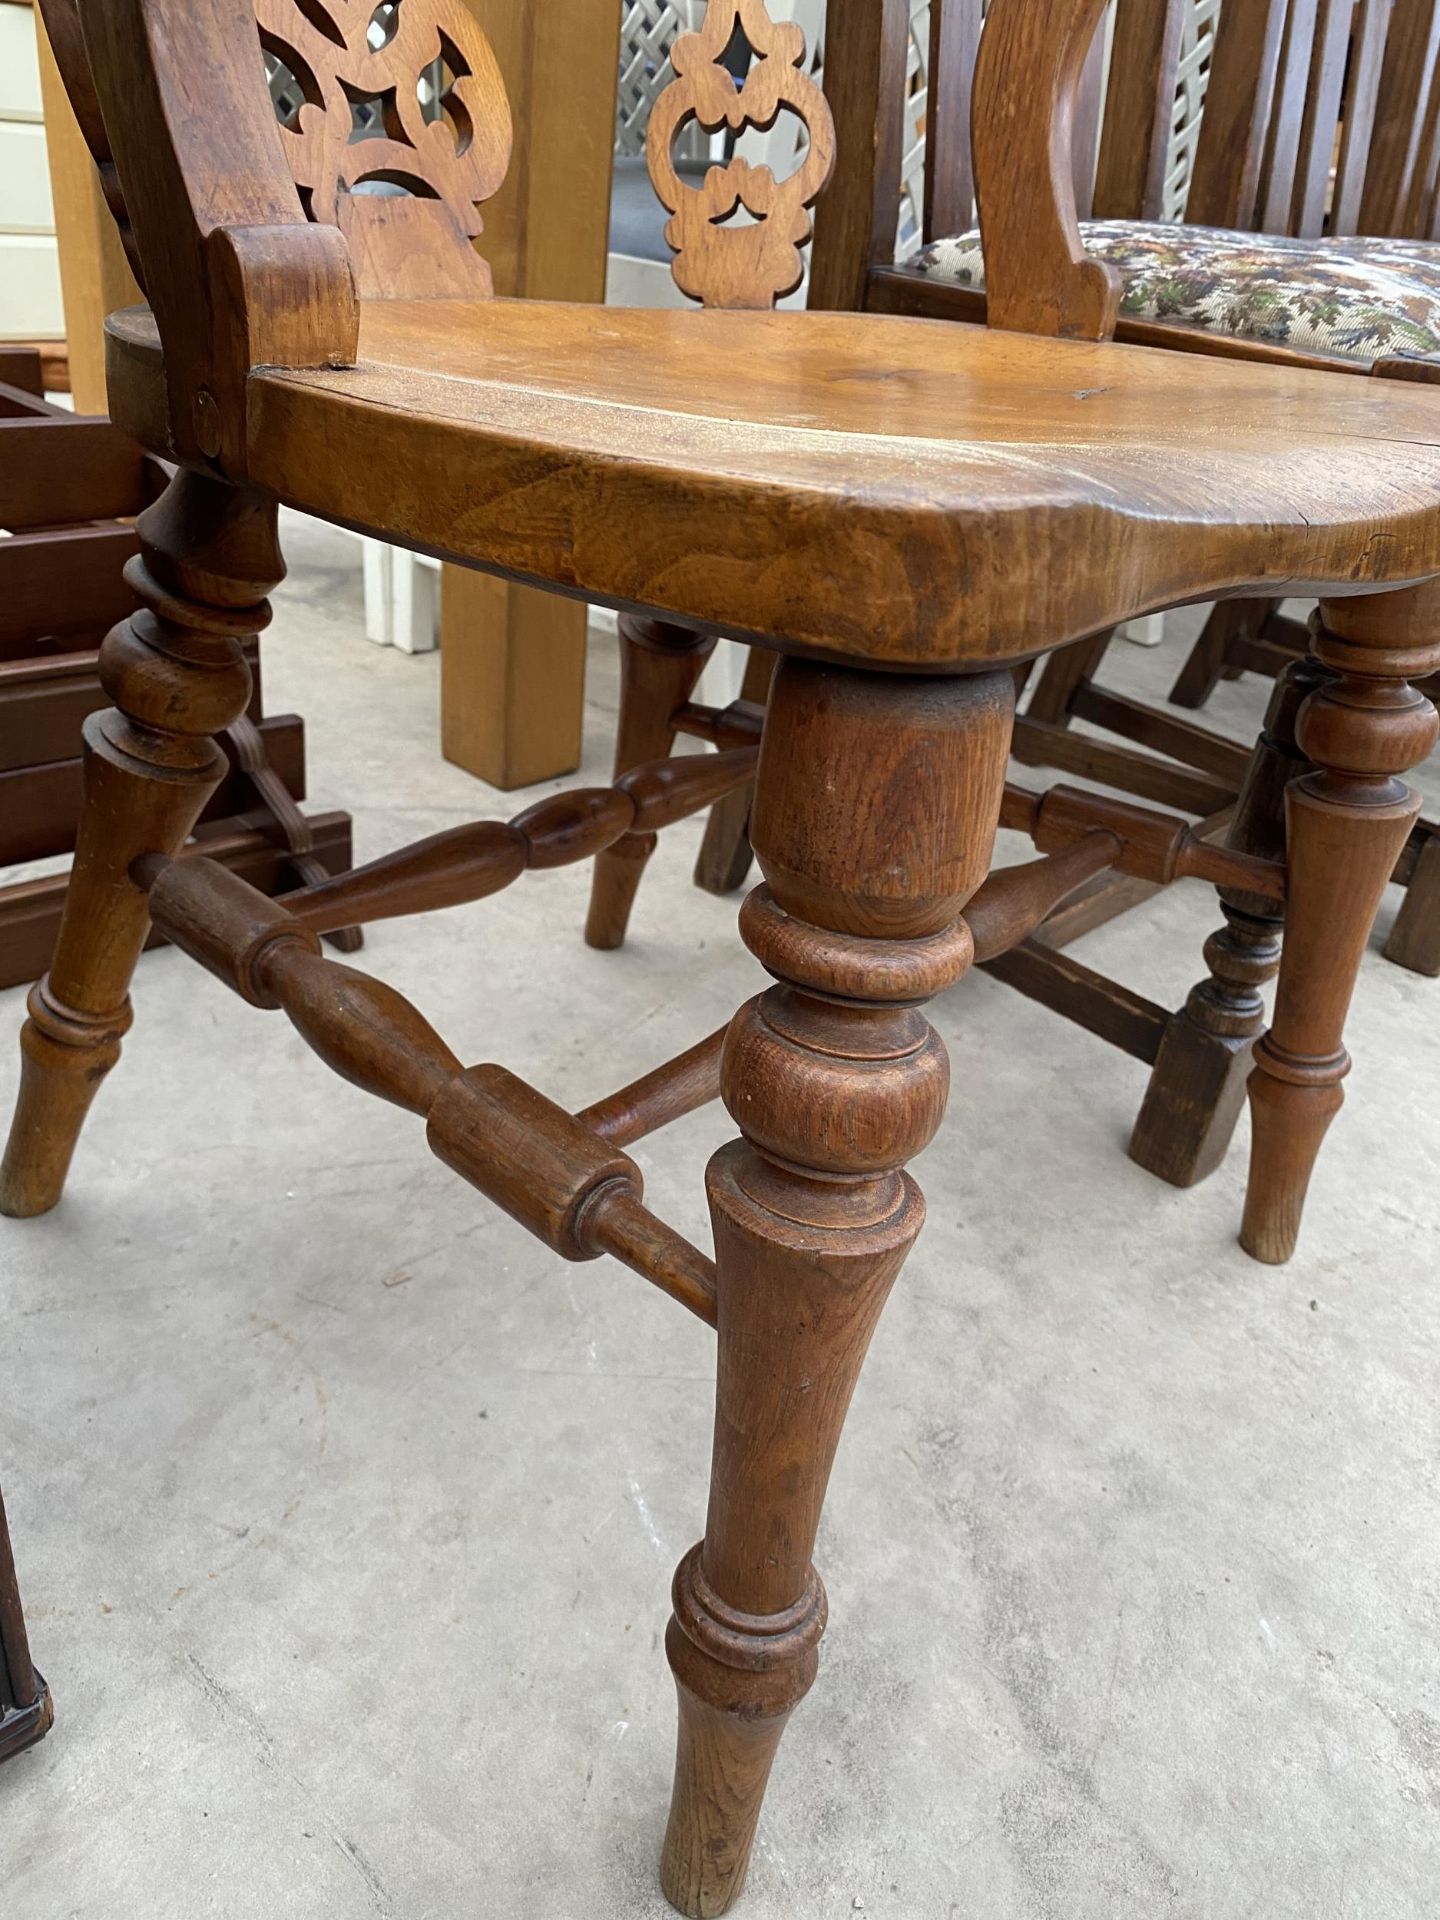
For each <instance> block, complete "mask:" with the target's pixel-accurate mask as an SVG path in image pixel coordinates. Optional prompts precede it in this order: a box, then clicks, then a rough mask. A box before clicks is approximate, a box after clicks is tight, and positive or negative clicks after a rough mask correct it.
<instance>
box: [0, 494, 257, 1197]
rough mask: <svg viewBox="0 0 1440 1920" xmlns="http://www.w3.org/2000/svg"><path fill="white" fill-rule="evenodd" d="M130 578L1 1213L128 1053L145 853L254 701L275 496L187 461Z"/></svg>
mask: <svg viewBox="0 0 1440 1920" xmlns="http://www.w3.org/2000/svg"><path fill="white" fill-rule="evenodd" d="M139 529H140V537H141V552H140V555H139V557H138V558H137V559H135V560H133V561H131V563H130V567H129V569H128V570H127V578H128V579H129V581H130V583H131V585H132V586H133V587H134V589H135V591H136V594H137V596H138V598H139V599H140V601H141V603H142V605H141V610H140V611H139V612H137V613H135V614H134V615H132V616H131V618H130V619H129V620H126V621H123V622H122V623H121V624H120V625H119V626H118V627H116V628H115V629H114V631H113V632H112V633H110V634H109V636H108V637H107V638H106V641H105V644H104V646H103V647H102V649H101V652H100V678H101V684H102V685H103V686H104V688H105V690H106V692H107V693H108V694H109V695H110V697H111V699H112V700H113V701H114V702H115V705H114V707H113V708H111V709H110V710H109V711H108V712H105V713H99V714H95V715H92V717H91V718H90V719H89V720H87V721H86V723H85V733H84V767H85V804H84V809H83V811H82V813H81V817H80V827H79V832H78V835H77V838H76V846H75V862H74V866H73V868H72V870H71V878H70V886H69V891H68V894H67V896H66V902H65V914H64V919H63V921H62V923H61V928H60V935H59V939H58V941H57V943H56V948H55V957H54V960H53V962H52V964H51V967H50V972H49V973H48V975H47V976H46V978H45V979H44V980H43V981H42V982H41V983H40V985H39V986H38V987H36V988H35V990H34V992H33V993H32V994H31V996H30V1011H29V1018H28V1020H27V1021H26V1024H25V1029H24V1032H23V1034H22V1036H21V1055H22V1067H21V1082H20V1096H19V1101H18V1104H17V1106H16V1110H15V1117H14V1121H13V1124H12V1126H11V1131H10V1140H9V1145H8V1146H7V1148H6V1152H5V1158H4V1162H3V1164H0V1213H6V1214H11V1215H13V1216H16V1217H29V1216H32V1215H35V1214H40V1213H45V1212H47V1211H48V1210H49V1209H50V1208H51V1207H53V1206H54V1205H55V1204H56V1202H57V1201H58V1200H59V1198H60V1194H61V1190H62V1188H63V1186H64V1184H65V1176H66V1173H67V1171H68V1169H69V1166H70V1160H71V1157H72V1155H73V1153H74V1149H75V1144H76V1141H77V1140H78V1138H79V1135H80V1129H81V1127H82V1126H83V1124H84V1121H85V1116H86V1114H87V1113H88V1111H89V1108H90V1103H91V1101H92V1100H93V1099H94V1097H95V1094H96V1093H97V1091H98V1090H99V1087H100V1084H101V1082H102V1081H103V1080H104V1078H105V1076H106V1074H107V1073H108V1072H109V1071H110V1069H111V1068H112V1067H113V1066H114V1064H115V1062H116V1060H117V1059H118V1058H119V1055H120V1042H121V1038H122V1036H123V1035H124V1033H125V1031H126V1029H127V1028H128V1026H129V1024H130V1003H129V998H128V989H129V985H130V978H131V975H132V974H133V972H134V970H135V963H136V961H137V960H138V959H139V956H140V952H141V949H142V948H143V946H144V944H145V939H146V935H147V933H148V931H149V926H150V916H149V910H148V906H147V902H146V896H145V894H144V893H143V892H142V890H141V889H140V888H139V887H137V886H136V885H135V884H134V882H133V880H132V879H131V877H130V870H131V867H132V865H133V863H134V861H135V860H136V859H137V858H138V857H139V856H140V855H142V854H146V853H164V854H170V855H173V854H176V853H178V852H179V850H180V848H181V847H182V846H183V845H184V843H185V841H186V839H187V838H188V837H189V834H190V832H191V829H192V828H193V827H194V825H195V822H196V820H197V819H198V818H199V816H200V813H201V811H202V810H203V808H204V806H205V803H206V801H207V800H208V799H209V797H210V795H211V794H212V793H213V792H214V790H215V788H216V787H217V786H218V785H219V783H220V781H221V779H222V778H223V777H224V774H225V771H226V760H225V756H224V754H223V753H222V752H221V750H220V748H219V747H218V746H217V745H216V743H215V741H214V738H213V736H214V735H215V734H217V733H219V732H221V731H222V730H223V729H224V728H225V727H227V726H229V725H230V724H231V722H232V721H234V720H235V719H237V718H238V717H239V715H240V714H242V713H243V712H244V710H245V706H246V703H247V701H248V699H249V693H250V673H249V669H248V667H247V666H246V664H245V659H244V655H243V652H242V650H241V647H240V644H239V641H240V638H241V637H243V636H245V635H248V634H252V633H258V632H259V631H260V630H261V628H262V627H263V626H264V625H265V624H266V622H267V621H268V619H269V607H268V604H267V602H266V598H265V596H266V595H267V594H268V593H269V591H270V590H271V588H272V587H273V586H274V585H275V584H276V583H277V582H278V581H279V580H280V579H281V578H283V576H284V567H283V565H282V563H281V560H280V555H279V549H278V547H277V545H276V538H275V509H274V506H273V504H271V503H269V502H266V501H264V500H262V499H260V498H258V497H257V496H253V495H248V494H243V493H239V492H237V491H236V490H235V489H234V488H232V487H229V486H225V485H223V484H222V483H221V482H219V481H215V480H211V479H208V478H204V477H202V476H199V475H196V474H192V473H181V474H180V475H179V476H178V477H177V478H176V479H175V480H173V481H172V482H171V484H170V486H169V487H168V489H167V490H166V492H165V493H164V495H163V496H162V497H161V499H160V500H158V501H157V502H156V504H155V505H154V506H153V507H151V508H149V509H148V510H147V511H146V512H145V513H144V514H142V515H141V517H140V522H139Z"/></svg>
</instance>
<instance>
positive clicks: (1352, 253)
mask: <svg viewBox="0 0 1440 1920" xmlns="http://www.w3.org/2000/svg"><path fill="white" fill-rule="evenodd" d="M1192 6H1193V0H1112V7H1111V17H1112V24H1113V34H1112V53H1111V59H1110V63H1109V68H1108V80H1107V75H1106V70H1105V65H1104V61H1103V60H1102V57H1101V56H1102V53H1103V51H1104V49H1103V45H1102V43H1101V41H1100V40H1099V38H1098V37H1097V39H1096V41H1095V43H1094V44H1093V45H1092V48H1091V52H1090V57H1089V59H1088V61H1087V65H1086V69H1085V72H1084V75H1083V76H1082V80H1081V83H1080V86H1079V89H1078V91H1077V97H1076V100H1075V102H1074V105H1073V110H1072V124H1073V146H1072V151H1073V157H1074V175H1075V178H1074V191H1075V198H1076V206H1077V211H1078V212H1079V213H1080V214H1081V215H1082V226H1081V231H1082V233H1083V235H1084V238H1085V243H1086V246H1087V249H1088V250H1089V251H1090V252H1091V253H1092V254H1093V255H1094V257H1096V258H1097V259H1099V260H1101V261H1103V262H1106V263H1108V264H1110V265H1113V266H1114V267H1115V268H1116V269H1117V271H1118V272H1119V274H1120V276H1121V280H1122V287H1123V292H1122V300H1121V305H1120V310H1119V313H1118V315H1117V317H1116V321H1115V327H1114V335H1115V337H1116V338H1117V339H1120V340H1124V341H1127V342H1134V343H1136V344H1140V345H1155V346H1165V347H1170V348H1180V349H1183V350H1185V351H1187V352H1202V353H1210V354H1217V355H1222V356H1225V357H1242V358H1254V359H1263V360H1268V361H1272V362H1275V363H1277V364H1284V365H1293V366H1315V367H1331V368H1333V369H1334V370H1336V371H1340V372H1348V373H1362V374H1367V373H1379V374H1382V375H1388V376H1392V377H1403V378H1407V379H1432V378H1437V377H1440V371H1437V370H1440V357H1437V356H1440V248H1437V243H1436V242H1435V241H1434V240H1433V238H1432V235H1433V234H1434V233H1435V231H1436V208H1437V197H1436V196H1437V185H1436V181H1437V157H1440V145H1437V136H1436V125H1437V122H1436V115H1435V111H1434V89H1435V84H1436V74H1437V65H1436V54H1437V50H1440V5H1437V0H1359V4H1353V3H1352V0H1346V4H1344V5H1335V6H1324V7H1320V8H1317V7H1316V6H1315V5H1314V0H1256V4H1255V5H1253V6H1250V5H1246V6H1243V7H1241V6H1227V7H1225V8H1224V9H1222V10H1221V12H1220V14H1219V16H1218V18H1217V20H1216V21H1215V22H1214V32H1213V41H1212V43H1211V53H1210V62H1209V66H1210V71H1209V77H1208V83H1207V92H1206V101H1205V109H1204V114H1203V117H1202V118H1201V120H1200V123H1199V136H1198V142H1197V144H1196V148H1195V153H1194V159H1193V168H1192V171H1191V175H1190V178H1189V181H1188V184H1187V187H1186V193H1185V202H1186V205H1185V215H1184V224H1182V225H1176V224H1174V223H1173V222H1170V221H1167V220H1166V219H1164V218H1163V215H1164V214H1165V211H1166V209H1167V206H1168V205H1169V203H1170V201H1171V200H1172V198H1173V193H1174V181H1173V178H1172V176H1171V173H1170V170H1169V169H1170V164H1171V138H1172V128H1173V122H1174V115H1175V110H1176V106H1175V102H1176V86H1177V75H1178V73H1179V71H1180V68H1181V63H1182V53H1183V50H1184V47H1185V34H1186V28H1187V23H1188V20H1189V17H1190V12H1191V8H1192ZM981 14H982V0H935V4H934V5H933V6H932V7H931V9H930V33H931V49H930V72H929V88H928V93H927V99H926V108H927V111H926V122H925V138H926V150H925V160H926V198H925V218H924V225H923V241H922V244H921V245H920V246H919V247H918V248H917V249H916V250H914V251H913V253H912V254H911V255H910V256H909V257H908V258H904V259H900V260H897V258H896V232H897V227H898V225H899V222H900V208H901V167H902V158H903V154H904V149H905V143H906V140H907V135H908V122H907V120H906V112H905V108H906V103H905V100H904V90H905V75H906V66H905V59H906V51H907V47H908V36H909V32H910V23H909V20H908V17H907V15H906V10H905V9H904V7H903V6H890V7H880V8H876V9H858V10H853V11H847V12H843V13H842V12H841V11H840V10H838V9H837V10H836V14H835V18H834V19H833V20H832V21H831V23H830V30H829V36H828V44H827V52H826V66H827V74H828V76H829V79H828V82H827V84H828V86H829V88H830V91H831V94H832V97H833V98H834V100H835V102H836V106H837V111H838V112H839V113H840V115H841V118H842V126H843V137H842V139H841V142H840V153H841V163H840V168H839V173H838V175H837V180H836V184H835V188H834V191H833V192H832V193H831V195H830V196H829V197H828V199H827V202H826V204H825V206H824V207H823V208H822V210H821V217H820V221H819V225H818V230H817V238H816V247H815V263H814V276H813V283H812V303H813V304H817V305H823V306H827V307H832V308H835V309H837V310H854V311H870V312H877V313H913V314H923V315H926V316H929V317H934V318H952V319H957V320H962V321H971V322H975V323H977V324H978V323H981V322H983V321H984V320H985V318H986V315H987V312H988V305H987V296H986V262H985V249H984V247H983V245H982V239H981V231H980V227H979V225H978V222H977V218H976V205H975V167H974V159H973V155H972V151H971V140H970V118H971V106H972V97H973V86H974V65H975V58H976V54H977V51H978V48H979V43H980V28H981ZM1192 58H1193V56H1192ZM1102 108H1103V113H1102ZM1021 267H1022V269H1023V270H1025V271H1027V272H1028V274H1029V284H1030V290H1031V293H1032V295H1034V296H1035V298H1036V299H1037V301H1038V302H1039V303H1040V305H1041V306H1042V307H1043V303H1044V300H1045V298H1046V291H1045V289H1044V288H1043V287H1041V286H1040V285H1039V284H1038V283H1037V281H1036V277H1035V273H1034V270H1033V268H1034V263H1032V262H1030V261H1029V260H1028V259H1027V260H1025V261H1022V263H1021ZM1109 642H1110V636H1109V635H1108V634H1100V635H1096V636H1092V637H1089V638H1087V639H1086V640H1085V641H1084V642H1082V643H1081V644H1079V645H1078V646H1076V647H1073V648H1070V649H1067V650H1065V651H1063V652H1061V653H1058V654H1056V655H1054V656H1052V657H1051V659H1050V660H1049V661H1048V662H1047V663H1046V666H1045V669H1044V672H1043V673H1042V674H1041V676H1040V678H1039V683H1038V685H1036V686H1035V687H1034V688H1033V690H1032V692H1031V695H1030V699H1029V703H1028V705H1027V708H1026V711H1025V714H1024V717H1023V720H1022V721H1021V723H1020V726H1019V728H1018V730H1017V735H1016V751H1017V757H1018V758H1020V759H1021V760H1022V762H1024V763H1025V764H1028V765H1032V766H1051V767H1056V768H1058V769H1060V770H1062V771H1070V772H1083V773H1085V774H1087V775H1091V776H1093V777H1096V778H1099V779H1102V780H1105V781H1107V782H1108V783H1110V784H1113V785H1115V786H1117V787H1119V788H1120V789H1121V790H1122V791H1126V792H1130V793H1132V794H1135V795H1136V796H1138V797H1141V798H1146V799H1160V800H1162V801H1163V802H1164V803H1165V804H1168V805H1175V806H1182V807H1183V806H1186V805H1187V804H1192V803H1195V802H1196V799H1197V796H1198V811H1199V813H1200V814H1202V815H1208V814H1211V813H1213V812H1214V811H1215V807H1214V799H1215V789H1214V783H1215V782H1219V783H1221V784H1222V785H1224V784H1228V785H1230V786H1231V788H1232V790H1233V789H1235V788H1238V784H1239V782H1240V780H1241V778H1243V769H1242V767H1241V756H1239V755H1238V754H1237V751H1236V749H1235V748H1234V747H1233V745H1232V744H1231V743H1230V742H1229V741H1227V740H1225V739H1223V738H1222V737H1220V736H1219V735H1216V734H1214V733H1211V732H1209V731H1207V730H1205V729H1203V728H1197V727H1196V726H1195V725H1193V724H1191V723H1189V722H1187V721H1185V720H1184V719H1182V718H1181V717H1180V716H1179V715H1177V714H1174V713H1170V712H1166V711H1164V710H1162V709H1158V708H1155V707H1151V706H1147V705H1145V704H1143V703H1140V702H1136V701H1133V700H1129V699H1125V698H1123V697H1121V696H1119V695H1117V694H1116V693H1115V692H1113V690H1111V689H1109V688H1106V687H1104V686H1102V685H1100V684H1098V682H1097V674H1098V673H1099V670H1100V668H1101V666H1102V664H1103V662H1104V659H1105V657H1106V654H1107V651H1108V647H1109ZM1308 644H1309V643H1308V635H1307V632H1306V630H1305V628H1304V627H1303V626H1302V625H1299V624H1298V623H1296V622H1295V621H1293V620H1289V619H1287V618H1285V617H1284V616H1283V615H1282V614H1281V613H1280V611H1279V602H1278V600H1276V599H1275V598H1274V597H1267V598H1259V597H1245V596H1236V597H1232V598H1230V599H1226V600H1223V601H1221V602H1220V603H1219V604H1218V605H1217V606H1216V608H1215V609H1214V611H1213V613H1212V614H1211V616H1210V618H1209V619H1208V620H1207V622H1206V624H1205V628H1204V631H1203V633H1202V634H1201V636H1200V638H1199V639H1198V640H1197V641H1196V643H1195V645H1194V647H1193V648H1192V650H1191V653H1190V656H1189V658H1188V659H1187V661H1186V663H1185V665H1184V667H1183V668H1182V670H1181V672H1180V675H1179V677H1178V678H1177V680H1176V682H1175V686H1174V688H1173V690H1172V692H1171V695H1170V698H1171V700H1172V701H1173V702H1174V703H1175V704H1177V705H1180V706H1184V707H1190V708H1195V707H1200V706H1203V705H1204V703H1205V701H1206V699H1207V698H1208V696H1209V694H1210V692H1211V690H1212V689H1213V687H1214V686H1215V684H1216V681H1217V680H1218V678H1219V677H1220V676H1221V674H1222V673H1226V672H1236V671H1239V670H1241V669H1243V668H1249V669H1254V670H1257V671H1259V672H1262V673H1266V674H1269V675H1270V676H1271V677H1275V676H1277V675H1278V674H1280V673H1281V672H1282V671H1283V670H1284V669H1285V668H1286V667H1287V666H1289V665H1291V664H1292V663H1293V662H1294V661H1295V660H1296V659H1297V658H1301V657H1303V656H1304V655H1305V653H1306V652H1307V650H1308ZM1432 691H1433V689H1432ZM1076 719H1079V720H1084V721H1086V722H1089V723H1090V724H1091V725H1092V726H1095V727H1098V728H1100V729H1101V730H1103V732H1104V733H1106V734H1109V735H1112V736H1116V740H1109V739H1101V740H1096V739H1095V738H1094V737H1093V736H1086V737H1084V738H1079V737H1076V736H1075V735H1073V734H1071V733H1070V732H1069V728H1070V723H1071V721H1072V720H1076ZM1117 740H1118V741H1120V742H1124V743H1125V744H1117V743H1116V741H1117ZM1137 748H1138V749H1140V751H1139V752H1137V751H1136V749H1137ZM1156 755H1159V756H1161V758H1158V759H1157V758H1156ZM1181 769H1184V771H1183V772H1182V771H1181ZM1207 781H1208V782H1210V783H1211V785H1210V787H1209V791H1208V795H1207V792H1206V788H1205V783H1206V782H1207ZM741 824H742V823H740V822H738V821H737V819H736V816H735V814H734V811H733V803H732V808H731V811H730V813H729V814H728V815H727V817H725V818H723V819H722V818H717V819H716V820H715V821H714V823H713V824H712V827H711V829H710V831H709V832H708V833H707V836H706V848H705V854H704V856H703V859H702V866H701V869H700V871H699V872H698V873H697V878H698V879H699V880H700V883H701V884H702V885H707V886H711V887H716V888H718V887H723V885H724V883H725V881H726V880H729V881H730V883H731V884H732V885H738V884H739V879H736V878H734V876H735V875H737V874H738V875H739V878H740V879H743V877H744V871H745V858H744V847H743V838H742V836H741V833H740V831H739V827H740V825H741ZM1396 878H1397V880H1399V881H1400V882H1401V884H1402V885H1404V886H1405V888H1406V896H1405V900H1404V903H1403V905H1402V908H1401V911H1400V913H1399V914H1398V916H1397V918H1396V921H1395V924H1394V926H1393V928H1392V930H1391V933H1390V936H1389V938H1388V940H1387V942H1386V947H1385V952H1386V956H1387V958H1389V959H1391V960H1393V961H1395V962H1396V963H1397V964H1399V965H1402V966H1405V967H1407V968H1409V969H1411V970H1412V971H1415V972H1418V973H1425V974H1431V975H1435V974H1440V828H1437V826H1436V824H1435V823H1434V822H1428V821H1422V822H1421V823H1420V825H1419V826H1418V827H1417V829H1416V832H1415V835H1414V836H1413V837H1412V842H1411V845H1410V846H1409V847H1408V848H1407V850H1406V853H1405V855H1404V856H1403V857H1402V860H1401V862H1400V864H1399V866H1398V867H1397V872H1396ZM1110 897H1111V902H1112V904H1120V903H1123V902H1124V900H1125V899H1126V898H1127V896H1126V895H1124V894H1123V893H1121V892H1119V891H1118V890H1115V889H1111V890H1110ZM1098 911H1099V910H1098V909H1096V910H1095V912H1096V913H1098ZM1074 923H1075V924H1076V925H1083V924H1084V922H1083V921H1082V920H1081V919H1079V918H1078V917H1076V918H1075V921H1074ZM1092 924H1093V919H1092ZM1183 1163H1184V1157H1183V1156H1182V1157H1181V1161H1180V1162H1179V1163H1176V1164H1183Z"/></svg>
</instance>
